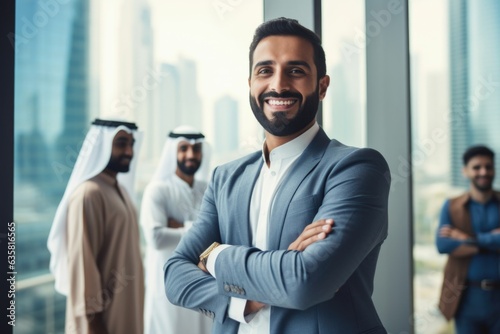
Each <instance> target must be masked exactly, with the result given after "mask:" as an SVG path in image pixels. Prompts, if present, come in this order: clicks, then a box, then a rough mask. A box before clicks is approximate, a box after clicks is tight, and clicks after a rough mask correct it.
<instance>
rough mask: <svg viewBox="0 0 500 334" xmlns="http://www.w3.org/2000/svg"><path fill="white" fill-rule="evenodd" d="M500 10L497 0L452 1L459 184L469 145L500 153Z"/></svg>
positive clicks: (454, 152) (455, 178) (452, 120)
mask: <svg viewBox="0 0 500 334" xmlns="http://www.w3.org/2000/svg"><path fill="white" fill-rule="evenodd" d="M499 13H500V3H499V2H498V1H495V0H485V1H471V0H457V1H450V34H451V36H450V81H451V94H450V95H451V101H450V105H451V110H450V117H449V124H450V132H451V159H452V165H451V169H452V171H451V174H452V184H453V185H455V186H462V187H466V186H467V182H466V180H465V179H464V178H463V176H462V173H461V169H462V154H463V152H464V151H465V149H466V148H467V147H468V146H470V145H476V144H485V145H488V146H490V147H491V148H492V149H493V150H494V151H495V152H497V154H500V132H499V131H498V124H500V112H499V110H498V109H499V106H500V64H499V63H498V53H499V51H500V14H499ZM499 184H500V180H499V179H498V178H497V180H496V185H499Z"/></svg>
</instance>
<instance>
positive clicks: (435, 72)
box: [409, 0, 500, 333]
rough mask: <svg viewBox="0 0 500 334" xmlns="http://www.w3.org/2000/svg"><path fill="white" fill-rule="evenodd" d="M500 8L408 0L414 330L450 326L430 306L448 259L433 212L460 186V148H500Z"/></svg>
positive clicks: (475, 3)
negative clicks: (437, 240) (439, 243)
mask: <svg viewBox="0 0 500 334" xmlns="http://www.w3.org/2000/svg"><path fill="white" fill-rule="evenodd" d="M499 9H500V3H498V2H497V1H494V0H491V1H488V0H487V1H444V0H443V1H431V0H419V1H411V2H410V7H409V13H410V57H411V87H412V88H411V101H412V123H413V129H412V131H413V138H412V142H413V146H412V158H413V173H414V174H413V182H414V221H415V225H414V242H415V244H414V249H413V253H414V259H415V267H414V269H415V276H414V295H415V333H438V332H439V333H452V332H453V327H452V324H451V323H450V324H447V323H446V322H445V321H444V318H443V317H442V316H441V314H440V312H439V310H438V309H437V304H438V300H439V293H440V290H441V284H442V274H443V268H444V263H445V261H446V258H447V257H446V255H439V254H438V252H437V250H436V246H435V235H436V230H437V227H438V223H439V214H440V211H441V208H442V206H443V204H444V201H445V200H446V199H447V198H450V197H453V196H455V195H458V194H460V193H463V192H465V191H466V189H467V186H468V182H467V180H466V179H465V178H464V177H463V176H462V173H461V169H462V154H463V152H464V151H465V149H466V148H467V147H468V146H471V145H475V144H486V145H488V146H490V147H491V148H492V149H493V150H494V151H496V152H497V154H498V152H500V140H499V139H500V138H499V132H498V129H497V128H498V124H500V114H499V113H498V110H497V109H498V105H499V102H500V100H499V99H500V93H499V91H498V80H499V78H500V71H499V70H500V65H499V64H498V61H496V58H498V57H497V55H498V52H497V51H496V49H497V48H499V46H498V43H494V42H492V41H497V40H498V39H499V37H500V25H499V23H498V22H499V20H498V19H499V16H498V13H499ZM499 184H500V183H499V180H498V178H497V180H496V182H495V185H496V186H497V187H498V185H499Z"/></svg>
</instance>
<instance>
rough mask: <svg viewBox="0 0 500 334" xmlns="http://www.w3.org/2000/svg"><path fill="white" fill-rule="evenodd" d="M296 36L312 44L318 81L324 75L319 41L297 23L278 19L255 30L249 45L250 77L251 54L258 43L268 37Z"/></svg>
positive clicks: (323, 52)
mask: <svg viewBox="0 0 500 334" xmlns="http://www.w3.org/2000/svg"><path fill="white" fill-rule="evenodd" d="M277 35H278V36H297V37H301V38H303V39H305V40H307V41H308V42H309V43H311V44H312V47H313V50H314V64H315V65H316V69H317V71H318V80H319V79H321V78H322V77H324V76H325V75H326V60H325V50H323V47H322V46H321V39H320V38H319V36H318V35H316V33H315V32H314V31H312V30H309V29H307V28H306V27H304V26H302V25H301V24H300V23H299V21H297V20H294V19H288V18H286V17H280V18H277V19H273V20H269V21H266V22H264V23H262V24H261V25H260V26H258V27H257V29H256V30H255V34H254V35H253V40H252V43H251V44H250V54H249V60H250V63H249V64H250V75H251V74H252V65H253V54H254V52H255V48H256V47H257V45H258V44H259V43H260V41H261V40H262V39H264V38H266V37H269V36H277Z"/></svg>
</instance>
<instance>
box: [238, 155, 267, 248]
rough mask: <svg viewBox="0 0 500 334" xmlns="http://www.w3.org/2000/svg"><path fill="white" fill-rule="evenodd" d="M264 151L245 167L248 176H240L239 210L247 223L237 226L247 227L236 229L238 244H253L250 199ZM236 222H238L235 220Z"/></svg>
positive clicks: (244, 172) (245, 173)
mask: <svg viewBox="0 0 500 334" xmlns="http://www.w3.org/2000/svg"><path fill="white" fill-rule="evenodd" d="M262 163H263V161H262V153H261V154H260V155H258V157H257V159H254V161H250V163H249V164H248V165H247V166H246V167H245V170H244V171H243V173H242V174H243V175H248V177H243V178H240V180H241V183H240V185H239V190H238V192H237V193H238V196H237V201H236V203H237V204H243V205H238V206H237V207H238V210H242V212H241V214H238V216H240V217H242V219H244V220H245V221H246V222H247V223H246V224H235V226H238V227H240V226H246V228H241V229H240V228H239V229H238V231H235V233H234V234H233V237H235V238H236V239H237V240H236V242H235V243H234V244H236V245H247V246H251V245H252V231H251V226H250V201H251V200H252V192H253V188H254V186H255V182H256V181H257V177H258V176H259V174H260V170H261V168H262ZM235 223H236V222H235Z"/></svg>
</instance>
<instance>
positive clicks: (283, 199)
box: [268, 128, 330, 249]
mask: <svg viewBox="0 0 500 334" xmlns="http://www.w3.org/2000/svg"><path fill="white" fill-rule="evenodd" d="M329 143H330V139H329V138H328V136H327V135H326V133H325V132H324V131H323V129H321V128H320V130H319V131H318V133H317V134H316V136H315V137H314V139H313V141H312V142H311V143H310V144H309V146H308V147H307V148H306V149H305V151H304V152H303V153H302V155H301V156H300V157H299V158H298V159H297V160H296V161H295V162H294V163H293V164H292V165H291V166H290V169H289V170H288V173H287V175H286V176H285V178H284V179H283V180H282V181H281V185H280V187H279V189H278V191H277V192H276V196H275V197H274V204H273V208H272V212H271V216H270V218H269V226H268V228H269V233H268V249H280V248H282V247H281V245H280V240H281V234H282V231H283V225H284V223H285V216H286V213H287V211H288V207H289V205H290V202H291V200H292V198H293V196H294V194H295V192H296V190H297V188H298V187H299V185H300V183H301V182H302V180H303V179H304V178H305V177H306V176H307V174H309V172H310V171H311V170H312V169H313V168H314V167H315V166H316V165H317V164H318V163H319V161H320V160H321V157H322V156H323V154H324V152H325V149H326V147H327V146H328V144H329ZM311 223H312V222H311ZM282 246H283V247H288V245H282Z"/></svg>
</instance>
